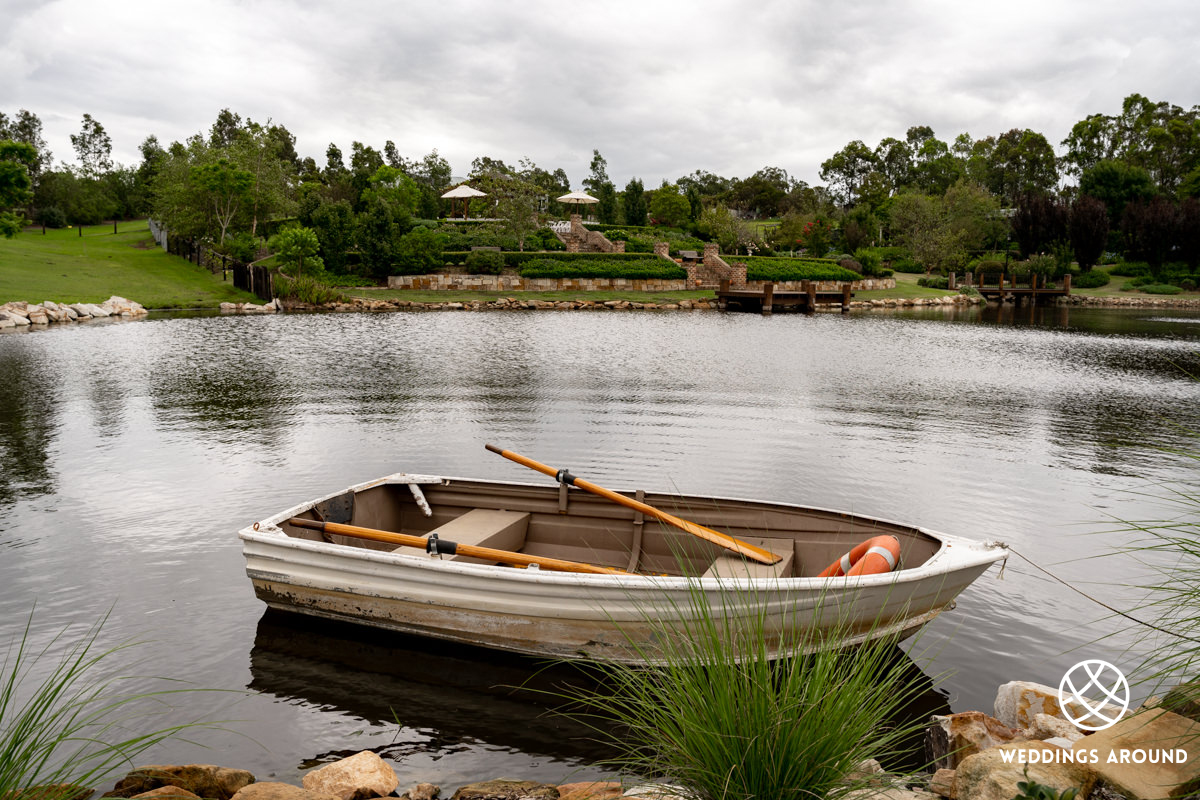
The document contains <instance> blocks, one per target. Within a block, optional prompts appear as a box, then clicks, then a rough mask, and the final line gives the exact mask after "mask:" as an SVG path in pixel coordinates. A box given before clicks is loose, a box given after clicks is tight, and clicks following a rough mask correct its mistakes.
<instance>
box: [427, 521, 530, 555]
mask: <svg viewBox="0 0 1200 800" xmlns="http://www.w3.org/2000/svg"><path fill="white" fill-rule="evenodd" d="M529 517H530V515H529V513H528V512H521V511H498V510H495V509H490V508H476V509H472V510H471V511H468V512H467V513H465V514H463V515H462V516H461V517H457V518H455V519H452V520H450V521H449V522H447V523H446V524H445V525H442V526H440V527H438V528H435V529H433V530H432V531H430V532H429V534H427V535H432V534H434V533H436V534H437V535H438V537H439V538H442V539H447V540H449V541H451V542H457V543H458V544H470V545H475V546H476V547H492V548H495V549H497V550H511V551H513V552H516V551H518V550H520V549H521V548H522V547H524V546H525V533H526V531H527V530H528V529H529ZM449 560H450V561H469V562H472V563H475V564H490V563H492V562H490V561H485V560H483V559H479V558H471V557H470V556H449Z"/></svg>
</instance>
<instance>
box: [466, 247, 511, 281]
mask: <svg viewBox="0 0 1200 800" xmlns="http://www.w3.org/2000/svg"><path fill="white" fill-rule="evenodd" d="M466 265H467V269H468V270H470V271H471V272H473V273H475V274H477V275H499V274H500V270H502V269H504V254H503V253H500V252H497V251H495V250H472V251H471V252H470V253H467V258H466Z"/></svg>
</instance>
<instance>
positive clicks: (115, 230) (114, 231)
mask: <svg viewBox="0 0 1200 800" xmlns="http://www.w3.org/2000/svg"><path fill="white" fill-rule="evenodd" d="M116 232H117V221H116V220H115V219H114V220H113V234H116Z"/></svg>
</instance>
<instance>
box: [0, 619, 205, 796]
mask: <svg viewBox="0 0 1200 800" xmlns="http://www.w3.org/2000/svg"><path fill="white" fill-rule="evenodd" d="M32 621H33V617H32V615H30V617H29V619H28V620H27V621H26V624H25V627H24V629H23V630H22V631H21V632H20V633H19V634H18V635H16V636H14V637H13V639H12V640H11V641H10V642H8V643H7V650H6V652H5V656H4V661H3V664H2V670H0V798H8V799H9V800H21V798H29V799H30V800H67V798H71V797H74V796H76V795H78V794H79V793H80V792H79V789H80V788H81V787H84V788H85V789H90V788H92V787H94V786H95V784H96V783H97V782H98V781H101V780H103V779H104V778H106V777H107V776H108V775H110V774H111V773H113V772H114V771H116V770H118V769H121V768H131V767H133V766H134V759H135V758H136V757H137V756H138V755H139V754H141V753H143V752H145V751H146V750H148V749H149V748H151V747H153V746H155V745H157V744H159V743H160V742H162V741H164V740H166V739H169V738H172V737H174V736H176V735H178V734H180V733H182V732H183V731H184V730H186V729H188V728H193V727H196V726H197V725H196V724H195V723H187V724H172V725H167V726H165V727H160V728H157V729H155V730H153V731H150V732H145V731H144V728H146V727H149V726H147V725H146V723H147V721H149V720H150V719H151V718H154V717H156V716H159V715H164V714H168V713H169V712H170V710H171V708H170V702H169V701H170V695H172V694H175V693H177V692H179V691H188V690H180V689H174V688H172V689H166V690H159V691H149V692H147V691H140V692H130V691H126V690H125V688H124V687H125V684H126V683H132V682H133V681H134V679H133V678H122V677H120V676H119V674H118V673H117V672H116V671H115V664H114V662H115V661H120V660H122V659H119V658H118V654H120V653H121V652H122V651H124V650H126V649H127V647H128V646H129V645H119V646H117V647H112V648H103V647H101V646H100V645H99V642H98V639H99V634H100V629H101V627H102V626H103V623H104V620H103V619H102V620H101V621H100V622H98V623H96V624H95V625H93V626H92V627H91V628H90V629H88V630H87V631H86V633H84V635H82V636H81V637H80V638H79V639H78V640H76V641H70V640H69V639H68V636H67V634H68V633H69V631H63V632H62V633H60V634H59V635H58V636H56V637H55V638H54V639H53V641H51V642H50V643H49V644H48V645H46V646H45V647H44V648H41V649H33V648H32V647H31V645H30V641H29V639H30V630H31V624H32ZM43 675H44V677H38V676H43ZM144 680H145V679H140V680H138V681H137V682H138V683H143V685H144ZM35 789H36V791H35ZM87 793H90V792H87Z"/></svg>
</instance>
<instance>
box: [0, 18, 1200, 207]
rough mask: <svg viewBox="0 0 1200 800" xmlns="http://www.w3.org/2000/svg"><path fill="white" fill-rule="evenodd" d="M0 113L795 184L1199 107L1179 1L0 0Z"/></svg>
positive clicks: (625, 172)
mask: <svg viewBox="0 0 1200 800" xmlns="http://www.w3.org/2000/svg"><path fill="white" fill-rule="evenodd" d="M0 17H3V18H6V19H9V20H11V24H10V25H8V26H7V27H6V29H5V30H4V31H0V75H3V76H4V80H3V81H2V82H0V110H3V111H6V112H8V113H12V112H14V111H16V110H17V109H18V108H28V109H30V110H32V111H34V112H36V113H37V114H38V115H39V116H40V117H41V118H42V120H43V122H44V124H45V127H46V134H47V139H48V140H49V143H50V146H51V149H52V150H53V151H54V152H55V154H56V156H57V157H58V158H59V159H70V158H71V157H72V153H71V149H70V142H69V138H68V137H69V135H70V134H71V133H73V132H75V131H76V130H78V127H79V119H80V117H81V116H82V114H83V113H85V112H87V113H90V114H92V115H93V116H94V117H95V118H96V119H98V120H100V121H101V122H102V123H103V124H104V126H105V127H106V129H107V130H108V131H109V133H110V135H111V136H112V138H113V142H114V146H115V151H116V152H115V155H116V157H117V159H118V160H119V161H122V162H125V163H135V162H136V161H137V160H138V153H137V146H138V144H139V143H140V142H141V140H142V139H143V138H145V137H146V136H147V135H149V134H155V135H157V136H158V137H159V139H160V140H162V141H164V142H166V141H171V140H175V139H183V138H186V137H187V136H189V135H191V134H193V133H196V132H198V131H204V130H207V128H208V126H209V125H211V123H212V120H213V119H214V118H215V116H216V114H217V112H218V111H219V110H220V109H221V108H224V107H229V108H231V109H233V110H234V111H236V112H237V113H239V114H241V115H243V116H248V117H251V118H253V119H256V120H260V121H265V120H267V119H268V118H269V119H272V120H274V121H275V122H277V123H282V124H284V125H286V126H287V127H288V128H289V129H290V130H291V131H292V132H293V133H294V134H295V135H296V137H297V140H298V141H297V146H298V149H299V150H300V152H301V153H303V154H305V155H312V156H313V157H314V158H316V159H318V161H323V159H324V151H325V147H326V145H327V144H328V143H329V142H331V141H333V142H336V143H337V144H338V145H339V146H340V147H342V149H343V150H345V151H348V150H349V147H350V143H351V142H352V141H353V140H359V141H363V142H366V143H368V144H371V145H373V146H375V147H380V148H381V147H382V146H383V143H384V142H385V141H386V140H388V139H391V140H393V141H395V143H396V145H397V147H398V148H399V149H400V151H401V152H402V153H404V154H406V155H408V156H410V157H419V156H421V155H423V154H425V153H427V152H429V151H430V150H432V149H434V148H437V149H438V150H439V151H440V152H441V153H442V154H443V155H445V156H446V157H447V158H448V159H449V160H450V162H451V165H452V167H453V168H454V171H455V173H456V174H463V173H465V172H466V171H467V170H468V168H469V165H470V160H471V159H472V158H473V157H475V156H479V155H489V156H492V157H495V158H502V159H504V160H505V161H508V162H510V163H512V162H516V161H517V160H518V159H520V158H521V157H523V156H526V157H530V158H532V159H533V160H534V161H536V162H537V163H538V164H540V165H541V166H544V167H547V168H551V169H553V168H555V167H563V168H564V169H566V170H567V173H568V175H570V177H571V179H572V181H573V183H574V184H575V185H576V186H578V185H579V183H580V181H581V180H582V179H583V178H584V177H585V174H586V171H587V165H588V162H589V160H590V158H591V152H592V149H593V148H598V149H599V150H600V151H601V152H602V153H603V154H604V156H605V157H606V158H607V160H608V164H609V173H610V175H611V176H612V178H613V179H614V181H616V182H617V183H619V184H623V183H624V182H625V181H626V180H628V178H629V177H631V176H634V175H636V176H638V177H641V178H642V179H643V180H644V181H645V182H646V183H647V185H656V184H657V183H658V182H659V181H660V180H661V179H663V178H667V179H671V180H673V179H675V178H677V177H678V176H680V175H682V174H686V173H689V172H691V171H692V170H695V169H705V170H709V171H713V172H717V173H720V174H724V175H729V176H733V175H736V176H745V175H749V174H750V173H752V172H754V171H755V170H757V169H759V168H761V167H763V166H767V165H771V166H779V167H783V168H784V169H786V170H787V171H788V172H789V173H790V174H792V175H793V176H795V177H798V178H801V179H804V180H807V181H809V182H810V183H815V182H817V181H818V179H817V172H818V169H819V165H820V162H821V161H822V160H824V159H826V158H828V157H829V156H830V155H832V154H833V153H834V152H836V151H837V150H838V149H840V148H841V147H842V146H844V145H845V144H846V143H847V142H849V141H851V140H852V139H862V140H863V141H864V142H866V143H867V144H868V145H869V146H871V147H874V146H875V144H877V143H878V141H879V140H880V139H882V138H884V137H886V136H897V137H902V136H903V135H904V132H905V131H906V130H907V129H908V128H909V127H910V126H912V125H918V124H927V125H930V126H931V127H933V129H934V130H935V131H936V132H937V134H938V135H939V136H940V137H941V138H943V139H946V140H952V139H953V138H954V136H956V135H957V134H959V133H961V132H964V131H965V132H969V133H971V134H972V135H973V136H975V137H977V138H978V137H982V136H987V135H995V134H998V133H1001V132H1003V131H1006V130H1008V129H1010V128H1013V127H1018V128H1026V127H1028V128H1032V129H1034V130H1037V131H1040V132H1042V133H1044V134H1045V135H1046V136H1047V138H1049V139H1050V140H1051V142H1053V143H1057V142H1058V141H1059V140H1061V139H1062V138H1063V137H1064V136H1065V135H1066V133H1067V132H1068V131H1069V129H1070V126H1071V125H1072V124H1073V123H1074V122H1075V121H1077V120H1079V119H1082V118H1083V117H1084V116H1086V115H1087V114H1090V113H1096V112H1103V113H1115V112H1116V111H1118V110H1119V108H1120V103H1121V100H1122V98H1124V97H1125V96H1126V95H1128V94H1130V93H1132V92H1141V93H1143V94H1145V95H1147V96H1149V97H1151V98H1152V99H1155V100H1168V101H1170V102H1173V103H1175V104H1177V105H1181V106H1185V107H1190V106H1192V105H1194V104H1196V103H1198V102H1200V86H1198V85H1197V82H1196V81H1195V79H1194V78H1193V77H1192V76H1193V75H1194V74H1195V56H1194V55H1193V43H1194V41H1195V39H1196V33H1197V31H1196V22H1195V17H1196V15H1195V14H1194V12H1193V11H1192V9H1191V4H1190V3H1188V2H1175V0H1149V1H1148V2H1144V3H1141V4H1138V5H1137V6H1136V7H1131V6H1129V5H1128V4H1116V3H1111V2H1103V3H1099V4H1098V3H1096V2H1078V1H1077V0H1069V1H1068V2H1057V3H1048V2H1045V0H1041V1H1040V2H1033V1H1032V0H1013V1H1012V2H1007V3H1004V4H995V3H988V4H985V3H976V2H967V3H963V2H949V0H916V1H914V2H904V3H899V2H886V1H885V0H866V1H865V2H855V3H825V2H815V1H814V0H808V1H807V2H805V1H804V0H801V1H800V2H760V3H755V4H747V3H736V2H688V3H683V2H650V1H649V0H642V2H624V1H623V0H617V1H616V2H608V3H603V4H600V3H588V2H584V1H583V0H579V1H578V2H574V3H566V4H562V3H552V2H545V1H544V0H537V1H536V2H525V3H520V4H509V3H496V2H483V1H482V0H479V1H468V0H451V1H450V2H441V3H436V4H416V3H385V2H372V1H367V0H364V1H363V2H346V3H341V4H336V5H335V4H326V3H315V2H287V1H286V0H244V1H243V2H237V1H236V0H217V1H216V2H207V3H199V4H176V3H170V2H168V3H163V2H158V3H151V2H145V1H144V0H143V1H141V2H128V3H122V4H120V5H119V6H113V5H111V4H101V3H93V2H88V1H87V0H56V1H55V2H42V3H33V4H29V3H22V4H17V3H15V2H14V1H13V0H0Z"/></svg>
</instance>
